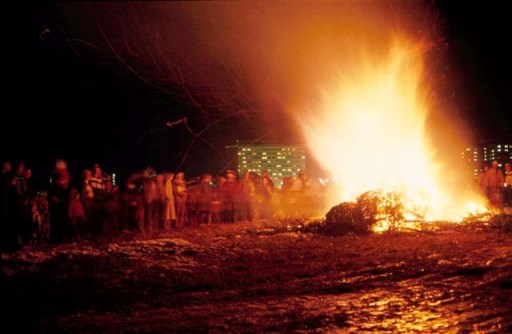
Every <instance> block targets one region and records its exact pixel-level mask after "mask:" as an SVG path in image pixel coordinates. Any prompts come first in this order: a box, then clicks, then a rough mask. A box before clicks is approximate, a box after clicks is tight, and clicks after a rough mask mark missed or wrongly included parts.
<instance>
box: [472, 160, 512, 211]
mask: <svg viewBox="0 0 512 334" xmlns="http://www.w3.org/2000/svg"><path fill="white" fill-rule="evenodd" d="M504 167H505V173H503V171H502V170H501V169H500V168H499V162H498V161H496V160H495V161H493V162H492V164H491V166H489V165H488V164H484V165H483V168H482V171H481V173H480V174H479V175H478V185H479V186H480V189H481V191H482V193H484V194H485V196H486V197H487V198H488V200H489V203H490V204H491V206H492V207H494V208H497V209H500V210H501V209H503V208H504V207H512V166H511V163H510V162H507V163H506V164H505V166H504Z"/></svg>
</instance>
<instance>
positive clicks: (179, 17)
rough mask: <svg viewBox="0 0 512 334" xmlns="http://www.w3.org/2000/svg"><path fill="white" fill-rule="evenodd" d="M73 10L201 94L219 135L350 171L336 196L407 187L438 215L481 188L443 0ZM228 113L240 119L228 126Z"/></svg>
mask: <svg viewBox="0 0 512 334" xmlns="http://www.w3.org/2000/svg"><path fill="white" fill-rule="evenodd" d="M73 6H74V7H73ZM63 10H65V11H67V12H68V13H67V14H68V15H71V16H72V15H78V14H79V13H80V14H82V12H83V11H84V10H86V11H88V12H89V14H90V18H91V19H90V20H86V19H83V18H82V19H80V20H77V22H80V24H78V25H77V26H76V27H75V29H76V30H75V31H76V32H77V34H78V35H80V34H81V33H83V34H87V33H86V32H85V30H87V29H88V30H90V31H89V34H90V32H91V31H95V33H96V34H97V37H98V40H102V41H103V42H102V45H103V46H104V47H107V48H108V49H110V50H111V51H112V54H113V55H114V56H115V57H116V58H117V59H118V60H119V61H120V63H122V64H124V65H125V66H126V67H127V68H128V70H129V71H131V72H132V73H134V74H136V75H137V76H139V77H140V78H141V79H142V80H143V81H144V82H146V83H148V84H150V85H152V86H154V87H156V88H157V89H159V90H162V91H164V92H169V93H172V94H174V96H180V97H181V98H183V99H184V100H186V102H187V103H189V104H190V105H192V106H194V107H195V108H196V110H197V113H198V114H199V115H200V116H202V117H203V118H204V120H205V129H207V130H208V133H209V137H208V138H209V139H211V140H213V141H215V138H217V139H218V140H220V141H222V140H221V138H223V137H224V138H225V137H226V136H227V134H229V133H230V132H231V131H234V133H236V134H241V133H245V134H249V135H250V136H251V137H252V138H259V139H263V140H265V141H267V142H268V141H287V142H295V143H296V142H301V141H302V142H305V143H306V145H307V147H308V149H309V151H310V152H311V154H312V157H313V158H314V159H315V160H317V162H318V163H319V164H320V165H321V166H322V167H323V169H324V171H325V172H326V173H327V174H328V176H329V177H330V178H331V179H336V180H337V181H338V182H339V189H338V191H337V192H335V194H334V196H333V198H332V203H333V204H334V203H336V202H339V201H342V200H353V199H354V198H355V197H356V196H358V195H360V194H361V193H363V192H365V191H368V190H374V189H382V190H385V191H398V192H401V193H404V194H406V195H407V196H408V197H410V198H409V199H410V200H411V201H414V202H415V203H419V204H420V205H421V206H423V207H425V208H427V207H428V210H427V211H428V213H429V214H430V216H429V217H430V218H431V219H452V218H453V215H452V211H451V210H452V209H453V208H461V209H462V208H466V206H467V205H468V203H470V202H472V203H475V202H476V203H478V202H480V201H481V200H480V199H479V196H478V195H477V194H476V193H475V192H474V191H473V190H472V189H471V184H472V180H471V178H470V176H469V174H466V173H464V172H463V171H461V170H460V167H459V166H458V156H459V151H458V150H459V148H460V147H462V144H464V143H467V142H468V141H469V138H468V135H467V133H468V132H467V131H466V129H465V128H464V126H463V123H462V122H461V118H460V117H459V116H458V112H457V108H455V106H454V105H453V104H452V103H451V96H453V94H454V90H455V89H454V88H452V87H453V86H454V85H455V82H452V81H451V80H452V79H455V78H451V77H450V75H449V73H450V71H449V66H448V62H447V59H446V57H445V53H446V49H447V48H446V46H447V42H446V41H445V39H444V37H443V31H442V19H441V18H440V17H439V15H438V13H437V11H436V8H435V7H434V5H433V4H432V3H431V2H413V1H401V2H399V1H333V2H330V1H305V2H297V1H293V2H292V1H283V2H281V1H280V2H268V1H265V2H171V3H163V2H155V3H130V4H129V5H126V4H121V3H110V4H87V5H86V4H75V5H63ZM80 31H81V32H80ZM225 119H226V120H227V119H230V120H231V119H234V120H236V121H237V122H232V123H231V125H230V126H231V128H229V130H226V129H227V128H226V127H227V126H228V125H226V122H225V121H224V120H225ZM211 124H215V126H211ZM233 124H234V125H233ZM233 126H235V127H236V126H238V127H243V128H244V130H243V131H240V130H238V131H237V130H234V129H235V128H233ZM290 129H291V130H290ZM215 133H217V135H216V134H215ZM223 144H224V143H223ZM463 210H465V209H463ZM448 212H450V214H448ZM457 214H460V212H459V213H457ZM427 216H428V215H427Z"/></svg>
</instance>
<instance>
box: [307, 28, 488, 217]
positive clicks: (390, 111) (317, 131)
mask: <svg viewBox="0 0 512 334" xmlns="http://www.w3.org/2000/svg"><path fill="white" fill-rule="evenodd" d="M388 50H389V52H388V54H387V55H384V56H383V57H381V59H378V60H377V61H375V60H369V58H367V57H359V58H358V59H361V61H360V62H359V63H358V64H357V65H356V66H353V67H352V69H351V71H350V72H347V71H345V72H344V73H343V74H342V75H341V74H340V75H338V76H336V79H335V84H334V85H332V86H331V87H327V88H323V89H322V93H321V98H320V103H319V104H318V105H317V106H316V107H315V108H314V109H315V110H314V111H309V112H305V113H303V116H302V119H301V120H300V122H299V123H300V126H301V128H302V130H303V133H304V135H305V137H306V141H307V143H308V146H309V147H310V149H311V152H312V153H313V155H314V157H315V158H316V160H317V161H318V162H319V163H320V164H321V165H322V166H323V167H324V168H325V169H326V170H327V171H328V172H329V173H330V174H331V177H335V178H336V179H337V180H339V188H337V191H336V192H335V196H334V198H332V199H331V204H338V203H340V202H341V201H353V200H355V199H356V197H357V196H359V195H361V194H362V193H364V192H366V191H370V190H381V191H384V192H397V193H399V194H401V196H402V197H403V203H404V205H405V206H406V209H407V211H409V212H415V213H418V214H420V215H421V217H423V218H422V219H424V220H425V221H440V220H449V221H460V220H461V219H462V218H464V217H466V216H467V215H469V214H475V213H480V212H482V211H485V205H484V201H483V200H482V198H481V196H480V195H478V193H477V192H476V191H473V190H472V189H471V187H469V185H471V184H472V183H473V180H471V178H466V174H464V173H456V172H455V173H452V172H449V173H448V172H447V169H449V168H452V169H455V168H456V166H453V165H448V164H447V163H445V162H444V161H442V160H441V159H440V158H439V156H440V155H439V154H438V153H439V150H442V149H443V147H433V145H432V141H431V140H430V137H429V133H428V131H427V129H426V120H427V117H428V116H429V108H430V107H431V106H430V105H429V96H430V93H431V90H430V88H429V85H428V83H427V80H425V71H426V68H425V62H424V52H425V50H426V48H425V47H424V44H422V43H411V42H410V41H408V40H407V39H406V38H404V37H394V38H393V42H392V43H391V45H390V47H389V49H388ZM430 135H435V133H433V134H430ZM453 175H455V177H454V176H453ZM461 185H463V186H461ZM463 188H464V189H463ZM462 190H463V191H462ZM406 218H407V219H414V217H406Z"/></svg>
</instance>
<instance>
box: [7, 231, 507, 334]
mask: <svg viewBox="0 0 512 334" xmlns="http://www.w3.org/2000/svg"><path fill="white" fill-rule="evenodd" d="M287 229H288V231H287ZM2 280H3V282H2V301H3V302H4V303H6V306H7V308H6V309H5V308H4V310H5V311H3V314H4V316H6V323H7V327H3V328H7V332H13V333H25V332H30V333H56V332H74V333H75V332H79V333H155V332H163V333H223V332H230V333H240V332H244V333H268V332H295V333H324V332H339V333H351V332H354V333H355V332H357V333H360V332H378V333H386V332H389V333H402V332H403V333H411V332H418V333H503V332H512V235H511V234H506V233H497V232H490V231H485V230H478V229H474V228H461V227H454V226H445V227H443V228H440V229H438V230H435V231H423V232H409V233H401V234H398V235H393V236H391V235H368V236H345V237H329V236H323V235H317V234H310V233H300V232H297V230H296V229H295V227H294V226H288V227H287V226H284V227H283V226H282V223H281V224H280V223H276V222H270V221H262V222H257V223H239V224H222V225H217V226H203V227H195V228H185V229H178V230H173V231H172V232H169V233H166V234H160V235H158V236H155V237H154V238H152V239H143V238H140V237H137V236H134V235H130V234H128V233H125V234H124V235H123V236H122V237H121V238H120V239H119V240H117V241H116V242H115V243H99V242H96V243H87V242H84V243H82V244H68V245H59V246H50V245H40V246H35V247H30V248H29V247H27V248H24V249H23V250H21V251H19V252H17V253H15V254H11V255H9V256H7V257H5V258H4V276H3V277H2ZM2 332H3V333H6V332H5V331H3V330H2Z"/></svg>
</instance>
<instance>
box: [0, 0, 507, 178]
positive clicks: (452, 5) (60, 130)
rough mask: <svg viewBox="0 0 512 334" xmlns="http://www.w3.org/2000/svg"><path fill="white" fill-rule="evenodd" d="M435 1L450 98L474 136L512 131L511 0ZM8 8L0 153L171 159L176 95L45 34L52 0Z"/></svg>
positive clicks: (54, 15) (179, 142)
mask: <svg viewBox="0 0 512 334" xmlns="http://www.w3.org/2000/svg"><path fill="white" fill-rule="evenodd" d="M436 3H437V6H438V7H439V10H440V12H441V16H442V18H443V20H444V21H445V32H446V37H447V42H448V50H447V51H448V57H449V63H450V66H451V69H452V70H453V72H454V73H455V74H456V77H457V78H458V80H459V82H458V83H457V85H458V86H457V88H456V90H457V92H456V96H455V98H454V100H455V101H456V102H457V104H458V106H459V107H460V108H461V109H462V110H464V115H465V116H466V118H467V119H468V121H469V123H470V124H471V125H472V130H473V132H474V133H475V134H476V135H477V136H478V137H480V138H491V137H498V138H499V137H503V136H507V135H508V136H510V131H511V129H512V117H511V116H510V115H511V112H510V110H511V101H510V93H509V90H510V88H511V85H510V83H509V80H510V78H512V71H511V65H512V63H511V62H512V54H511V51H510V48H509V47H508V46H507V44H508V42H509V41H510V40H511V38H510V37H512V36H511V35H512V33H511V31H512V29H510V27H509V24H510V23H509V22H510V21H509V17H508V16H509V14H508V10H507V8H506V7H507V6H508V5H507V4H506V2H504V1H497V0H495V1H490V2H484V1H478V2H477V1H454V0H446V1H444V0H443V1H436ZM61 5H62V4H61ZM7 16H8V17H7V23H8V24H7V25H6V26H7V27H8V29H7V30H4V38H3V43H2V44H3V47H2V50H3V51H2V52H3V53H4V55H7V60H5V63H4V71H5V73H7V75H6V76H5V75H4V77H3V81H4V86H6V89H7V91H6V92H4V94H5V95H4V98H3V99H2V101H3V103H2V104H3V107H2V116H1V117H2V120H1V122H0V124H1V125H0V136H1V138H0V141H1V147H0V157H1V158H2V159H6V158H8V159H12V160H13V161H17V160H19V159H23V160H25V161H27V162H28V164H29V165H30V166H32V167H33V168H34V170H35V175H36V176H37V177H39V178H42V177H43V175H47V174H46V173H48V172H49V169H50V168H51V166H52V162H53V160H54V159H55V158H57V157H63V158H65V159H67V160H68V161H69V162H70V165H71V168H72V169H75V170H76V169H77V168H78V167H82V166H86V165H90V164H91V163H93V162H99V163H101V164H102V165H104V166H105V167H106V169H108V170H111V171H119V172H122V171H128V170H131V169H133V168H138V167H141V166H143V165H144V164H147V163H151V164H153V165H155V166H158V167H161V168H166V167H167V168H174V167H175V166H176V165H177V161H179V160H180V158H181V157H182V156H181V155H180V152H181V151H180V150H182V149H183V147H185V146H186V144H187V143H188V142H189V141H190V138H189V137H187V133H186V132H183V130H178V131H166V129H165V127H162V124H165V121H167V120H169V118H170V117H169V115H170V114H172V111H171V113H169V112H167V113H165V112H162V109H165V108H169V105H170V104H169V103H168V102H162V101H169V100H172V97H169V96H165V95H164V94H163V93H160V92H157V91H155V90H152V89H151V88H149V87H148V86H147V85H145V84H144V83H142V82H140V80H138V79H137V78H136V77H134V76H133V75H130V74H129V73H126V71H123V70H122V69H121V68H120V67H118V66H117V65H115V64H114V63H113V62H112V60H111V59H104V58H102V57H101V56H98V55H92V56H91V55H87V54H86V55H84V54H83V53H82V54H81V55H80V56H77V54H76V53H75V52H74V50H73V49H72V48H71V47H70V46H69V44H68V43H64V42H60V43H59V42H52V43H48V42H44V41H42V40H41V39H40V38H39V35H40V33H41V31H43V30H44V29H45V28H50V29H52V31H57V32H58V30H56V29H58V28H59V27H63V26H65V20H66V18H65V17H62V12H59V11H58V10H57V9H56V6H55V4H53V5H52V4H24V5H18V7H17V8H15V9H11V10H10V11H9V13H8V15H7ZM49 37H52V36H51V35H49ZM176 104H178V105H179V103H178V102H177V103H175V104H174V105H175V106H176ZM167 111H169V110H167ZM190 112H193V110H190ZM177 116H180V115H178V114H176V117H177ZM153 129H156V130H154V131H153ZM505 129H507V131H504V130H505ZM156 142H158V143H159V144H158V145H155V143H156ZM171 143H172V144H171ZM180 147H181V148H180ZM181 153H182V152H181ZM203 167H204V166H203ZM189 168H190V169H191V170H194V165H189ZM195 170H196V171H197V170H199V169H198V168H196V169H195Z"/></svg>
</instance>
